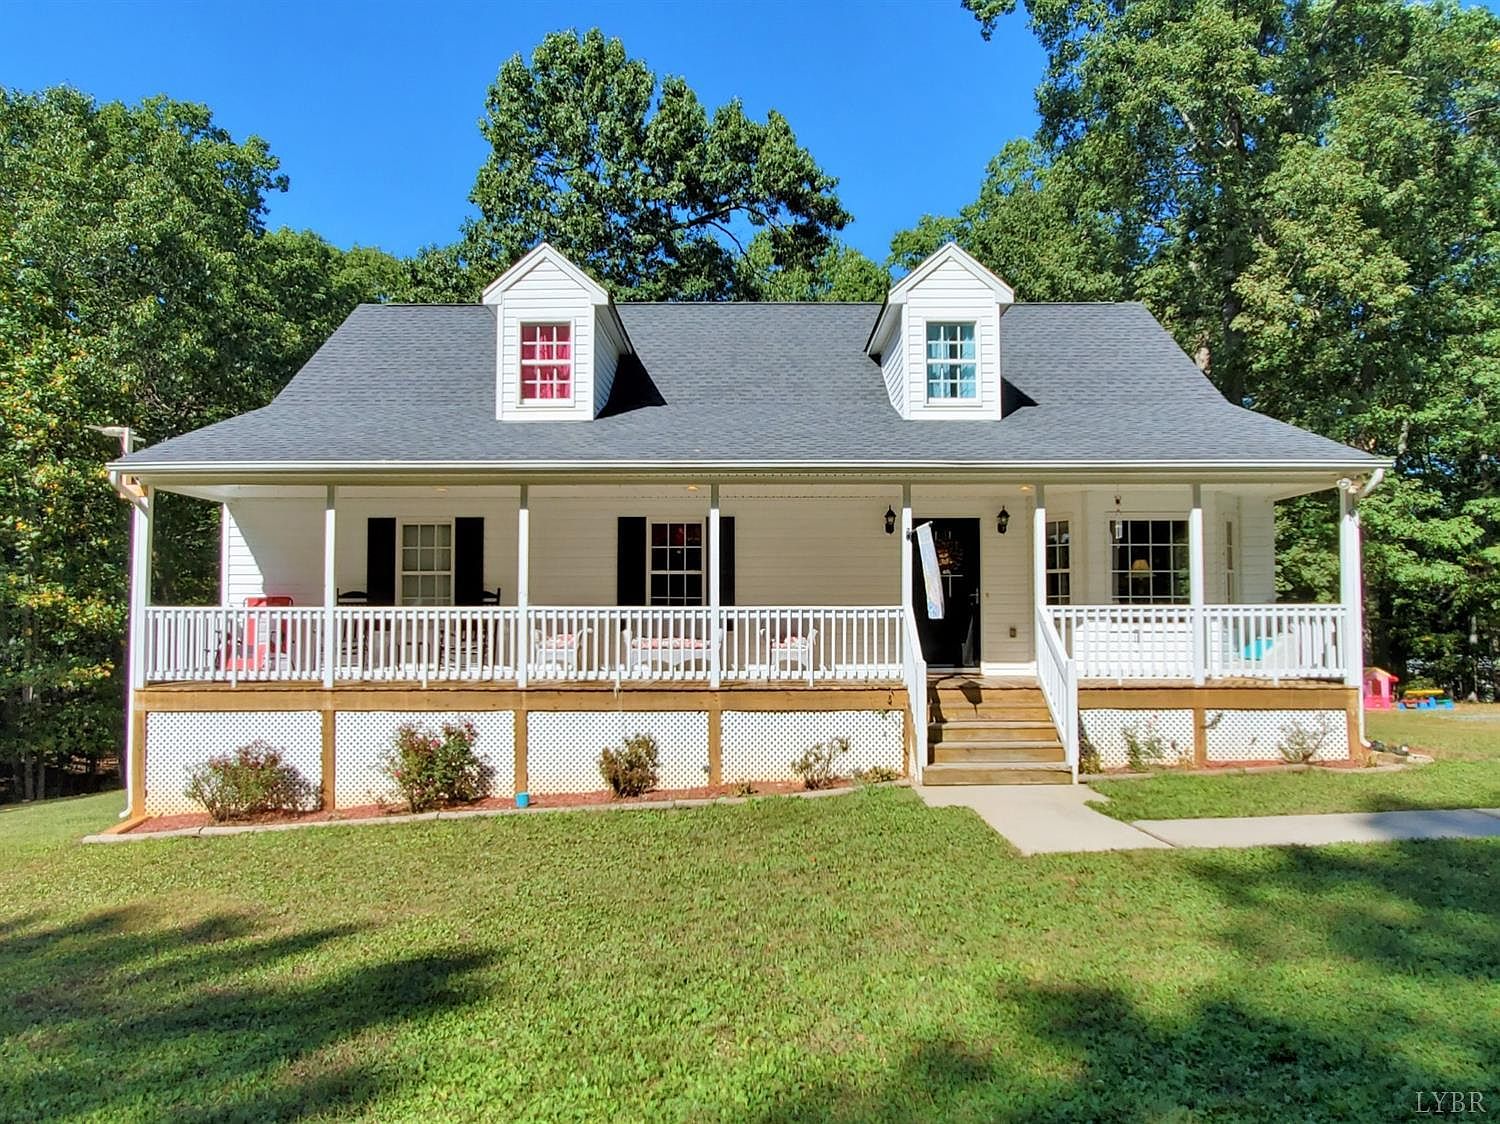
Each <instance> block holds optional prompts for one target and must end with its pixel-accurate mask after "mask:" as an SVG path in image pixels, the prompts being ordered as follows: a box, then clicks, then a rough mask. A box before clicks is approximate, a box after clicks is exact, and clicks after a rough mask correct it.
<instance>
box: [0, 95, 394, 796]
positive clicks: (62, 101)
mask: <svg viewBox="0 0 1500 1124" xmlns="http://www.w3.org/2000/svg"><path fill="white" fill-rule="evenodd" d="M285 187H286V180H285V178H284V177H283V176H281V175H280V173H279V171H278V168H277V162H276V159H275V157H274V156H272V155H271V153H270V151H269V149H268V148H267V146H266V144H265V143H264V142H263V141H261V140H260V139H258V138H255V137H250V138H248V139H245V140H243V141H239V140H235V139H234V138H233V137H231V136H230V135H229V134H228V133H227V132H226V131H225V130H223V129H222V128H220V127H219V126H217V125H216V124H214V122H213V119H212V116H211V114H210V113H209V111H208V110H207V109H206V108H204V107H202V106H197V105H190V104H184V103H180V102H172V101H168V100H166V99H160V98H158V99H153V100H150V101H147V102H145V103H142V104H140V105H137V106H126V105H122V104H119V103H109V104H104V105H100V104H97V103H96V102H94V101H93V100H92V99H90V98H88V97H86V96H85V95H83V94H80V93H78V92H76V91H73V90H70V89H65V88H58V89H53V90H48V91H46V92H44V93H40V94H23V93H17V92H9V91H0V481H3V483H0V777H4V776H5V774H6V773H9V774H10V775H11V776H12V777H13V778H14V782H15V784H14V788H15V791H16V792H17V794H18V795H21V796H23V797H24V796H33V795H40V794H42V792H43V791H45V789H46V782H47V773H46V770H47V768H48V767H49V766H55V765H58V764H61V763H63V762H64V761H65V760H66V759H67V758H68V757H70V756H72V755H76V754H80V753H82V754H85V755H89V756H95V757H96V756H98V755H99V754H101V753H110V752H112V751H113V750H114V749H115V748H116V747H117V746H118V744H119V735H120V730H121V715H122V710H123V694H122V692H123V679H122V677H121V672H120V667H121V653H122V643H123V635H124V626H125V614H126V604H127V598H126V590H125V581H126V576H125V561H126V530H127V525H128V524H127V514H126V508H125V505H124V504H123V503H122V502H121V501H120V500H119V499H118V498H116V496H115V495H114V493H113V491H112V490H111V489H110V487H109V485H108V483H107V481H106V479H105V475H104V470H103V464H104V462H105V461H106V460H108V459H110V458H111V457H112V456H114V455H116V454H117V452H118V447H117V446H115V445H113V444H112V442H111V441H110V440H109V439H107V438H104V437H102V436H101V435H99V434H98V433H96V432H94V431H93V430H91V429H90V428H89V427H90V426H91V425H104V424H128V425H131V426H133V427H134V428H135V429H136V431H137V432H138V433H139V434H140V435H141V436H142V437H143V438H144V439H145V440H147V441H157V440H160V439H162V438H164V437H169V436H171V435H173V434H176V433H180V432H182V431H184V430H187V429H191V428H194V427H196V426H199V425H203V424H206V423H209V422H212V421H216V420H219V419H221V418H224V417H227V416H230V415H232V414H235V413H238V412H240V411H242V410H246V409H250V408H253V407H256V406H259V405H263V404H264V403H265V402H266V401H267V400H268V399H269V398H270V397H271V396H272V395H273V394H274V393H275V391H276V390H277V389H279V387H280V386H281V385H282V384H283V383H284V382H285V380H286V379H287V378H288V377H289V376H290V375H291V373H292V372H294V371H295V370H296V367H297V366H298V365H299V364H300V363H301V362H302V361H303V360H304V359H305V358H306V357H307V355H308V354H310V353H311V351H312V350H313V349H314V348H315V347H316V346H317V344H318V343H320V342H321V340H322V339H323V338H324V336H325V335H326V334H327V333H328V332H329V331H331V330H332V329H333V327H334V326H335V325H336V324H337V323H338V321H339V320H340V319H342V317H343V316H344V315H345V314H347V312H348V310H349V308H350V307H352V305H353V304H354V303H355V302H357V301H358V300H360V299H367V298H369V297H373V296H378V295H379V294H380V292H381V290H382V288H383V287H384V286H385V285H386V284H388V283H393V279H394V278H397V277H399V276H400V273H401V271H400V269H399V268H398V267H397V266H396V265H395V263H394V262H391V261H390V260H389V259H386V258H384V256H383V255H380V254H378V252H375V251H356V252H353V253H350V254H343V253H341V252H340V251H338V250H336V249H335V248H333V247H330V246H328V245H327V244H326V243H324V242H323V241H322V240H321V239H319V238H317V237H316V236H314V235H307V234H293V233H289V232H281V233H277V234H268V233H266V231H265V229H264V214H265V197H266V194H267V193H268V192H273V191H280V190H284V189H285ZM178 499H179V497H170V500H172V501H176V500H178ZM213 517H214V513H213V512H212V510H211V509H210V508H208V506H207V505H203V504H193V503H192V502H191V501H186V500H181V502H166V503H163V505H162V509H161V513H160V517H159V519H160V523H159V528H158V536H157V560H158V561H157V571H158V572H157V583H158V584H157V589H158V591H159V593H160V595H161V596H163V597H168V598H172V599H174V600H191V599H192V598H194V597H195V596H201V595H203V594H204V593H206V592H208V584H207V583H208V575H209V574H211V573H212V569H211V566H210V565H207V563H208V562H209V559H210V555H211V554H212V551H213V550H214V548H215V544H216V541H217V536H216V535H215V534H214V533H213V531H212V522H211V521H212V519H213ZM55 777H56V774H54V780H55Z"/></svg>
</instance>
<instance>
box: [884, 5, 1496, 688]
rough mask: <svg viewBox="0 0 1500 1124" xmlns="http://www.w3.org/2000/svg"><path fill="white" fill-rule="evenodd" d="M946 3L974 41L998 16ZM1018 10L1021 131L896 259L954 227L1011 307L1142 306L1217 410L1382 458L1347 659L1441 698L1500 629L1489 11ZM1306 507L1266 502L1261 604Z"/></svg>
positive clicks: (1309, 517)
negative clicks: (1385, 464)
mask: <svg viewBox="0 0 1500 1124" xmlns="http://www.w3.org/2000/svg"><path fill="white" fill-rule="evenodd" d="M967 5H968V7H969V8H970V9H971V10H972V11H973V12H974V14H975V16H976V17H977V18H978V19H979V20H980V22H981V27H982V30H983V31H984V32H985V33H986V34H988V32H989V31H990V30H992V29H993V27H994V25H995V22H996V21H997V20H999V19H1001V18H1005V17H1006V16H1007V15H1009V14H1010V13H1011V12H1013V11H1014V8H1015V4H1014V2H1013V0H967ZM1027 14H1028V17H1029V20H1030V23H1031V26H1032V28H1033V30H1034V31H1035V32H1036V34H1037V36H1038V37H1039V39H1040V40H1041V43H1042V45H1043V47H1044V48H1045V49H1046V52H1047V58H1048V62H1047V70H1046V75H1045V78H1044V81H1043V83H1042V85H1041V87H1040V89H1039V90H1038V94H1037V106H1038V111H1039V114H1040V117H1041V125H1040V128H1039V129H1038V132H1037V136H1036V138H1035V141H1034V142H1032V144H1030V145H1028V146H1025V147H1024V148H1023V147H1021V146H1011V147H1009V148H1007V149H1006V150H1005V152H1003V153H1002V155H1001V157H1000V158H999V159H997V161H996V163H995V165H993V166H992V168H991V171H990V175H989V177H988V178H987V180H986V182H985V184H984V187H983V188H982V189H981V193H980V198H979V200H978V201H977V202H976V203H975V204H973V205H972V206H971V207H969V208H966V209H965V210H964V211H963V212H962V213H961V214H960V215H959V216H958V217H957V218H956V219H927V220H924V222H923V224H922V225H920V226H919V227H918V228H917V229H916V230H914V231H911V232H908V233H907V234H905V235H902V236H900V237H898V239H897V242H896V244H895V250H896V254H897V256H898V257H902V256H905V255H910V254H912V253H916V252H919V251H920V249H921V248H923V247H925V246H927V245H929V244H930V243H931V242H932V241H933V240H934V239H937V238H942V237H955V238H958V239H959V240H960V241H962V242H963V243H964V244H965V245H966V246H967V247H969V248H970V249H971V250H973V251H974V252H975V253H976V254H977V255H978V256H979V257H981V258H982V259H983V260H985V261H987V262H988V263H989V264H991V265H992V266H994V267H995V268H997V269H998V270H999V271H1000V272H1001V273H1003V274H1006V275H1007V276H1009V277H1010V279H1011V280H1013V281H1014V282H1016V283H1017V286H1018V289H1019V290H1020V292H1021V294H1022V296H1023V297H1027V298H1037V297H1043V298H1052V299H1057V298H1080V297H1082V298H1090V299H1091V298H1094V297H1097V296H1116V295H1118V296H1123V297H1129V298H1136V299H1142V300H1145V301H1146V302H1147V304H1148V305H1150V307H1151V308H1152V309H1153V311H1155V312H1156V313H1157V315H1158V316H1160V317H1161V318H1162V319H1163V320H1164V322H1165V323H1166V324H1167V325H1168V327H1169V328H1170V329H1171V330H1172V331H1173V333H1174V334H1175V335H1176V337H1177V339H1178V341H1179V342H1180V343H1181V344H1182V345H1183V347H1184V348H1185V349H1186V350H1187V351H1188V352H1189V354H1192V355H1193V356H1195V358H1196V359H1197V360H1198V362H1199V364H1200V365H1201V366H1202V367H1203V369H1204V370H1205V371H1206V372H1208V374H1209V375H1210V376H1211V377H1212V378H1213V379H1214V381H1215V382H1216V383H1217V384H1218V386H1219V387H1220V388H1221V389H1222V390H1223V391H1224V392H1225V394H1226V395H1227V396H1228V397H1229V398H1230V399H1231V400H1234V401H1237V402H1242V403H1244V404H1245V405H1247V406H1250V407H1252V408H1255V409H1259V410H1263V411H1265V412H1267V413H1270V414H1273V415H1274V416H1277V417H1280V418H1283V419H1285V420H1288V421H1292V422H1295V423H1297V424H1301V425H1305V426H1308V427H1310V428H1312V429H1315V430H1317V431H1319V432H1322V433H1324V434H1326V435H1328V436H1330V437H1333V438H1335V439H1337V440H1340V441H1345V442H1347V443H1349V444H1352V445H1354V446H1356V447H1359V448H1363V449H1367V450H1370V451H1372V452H1375V453H1378V454H1382V455H1386V456H1390V457H1393V458H1394V459H1395V462H1396V467H1395V471H1394V472H1393V473H1392V474H1391V476H1390V478H1389V481H1388V483H1387V485H1386V486H1385V487H1384V488H1382V489H1381V490H1380V491H1377V492H1376V493H1374V495H1373V496H1372V497H1371V498H1370V499H1369V500H1368V501H1367V502H1366V504H1365V508H1364V511H1365V523H1366V528H1367V550H1366V557H1367V575H1366V576H1367V588H1368V597H1369V609H1370V613H1369V619H1370V622H1371V648H1372V651H1371V655H1372V657H1373V658H1374V659H1375V660H1376V661H1377V662H1381V663H1385V664H1387V665H1389V666H1392V667H1393V668H1394V669H1395V670H1398V671H1404V670H1405V669H1407V667H1408V666H1409V665H1411V664H1413V663H1416V664H1420V665H1421V666H1422V667H1423V668H1424V669H1425V670H1426V671H1428V673H1429V674H1432V675H1434V676H1436V677H1437V678H1439V679H1440V680H1442V681H1444V682H1447V683H1448V684H1449V685H1450V686H1454V687H1462V688H1464V689H1465V690H1467V689H1468V688H1469V687H1470V686H1471V685H1472V679H1471V675H1472V672H1473V669H1474V666H1475V663H1476V661H1477V660H1481V659H1489V658H1491V657H1492V655H1493V652H1494V647H1493V645H1494V640H1495V637H1496V636H1497V635H1500V578H1497V565H1496V564H1497V562H1500V557H1497V553H1496V546H1495V543H1496V527H1497V516H1500V512H1497V510H1496V497H1495V468H1494V452H1493V451H1494V450H1495V449H1496V448H1497V439H1500V429H1497V425H1496V420H1495V410H1496V391H1497V383H1496V377H1497V376H1496V372H1497V363H1496V357H1497V351H1496V345H1497V342H1500V336H1497V331H1500V308H1497V306H1496V292H1497V288H1496V281H1497V278H1496V275H1495V261H1496V255H1495V251H1496V237H1497V232H1496V215H1497V206H1496V205H1497V202H1500V200H1497V198H1496V191H1497V185H1500V178H1497V150H1496V139H1497V136H1496V131H1497V128H1500V118H1497V113H1496V110H1497V101H1500V88H1497V78H1500V51H1497V49H1496V45H1497V43H1500V19H1497V18H1496V16H1495V15H1494V14H1493V13H1491V12H1488V11H1486V10H1484V9H1481V8H1467V9H1465V8H1460V7H1459V6H1457V5H1456V4H1453V3H1451V2H1446V0H1444V2H1439V3H1434V4H1419V3H1410V2H1403V0H1295V2H1281V0H1250V2H1245V0H1237V2H1235V3H1228V2H1225V0H1192V2H1188V3H1181V2H1178V0H1132V2H1131V3H1129V4H1118V3H1114V2H1111V0H1030V2H1029V3H1028V5H1027ZM1091 276H1092V277H1093V278H1094V280H1093V281H1092V283H1091V282H1090V280H1089V279H1090V277H1091ZM1111 290H1113V291H1111ZM1330 510H1331V509H1330V505H1329V504H1328V503H1327V502H1326V497H1324V498H1315V499H1312V500H1309V501H1302V502H1299V503H1295V504H1289V505H1285V507H1284V509H1283V511H1282V512H1281V513H1280V514H1281V523H1282V527H1283V532H1284V533H1283V536H1282V542H1281V545H1282V555H1281V571H1282V572H1281V581H1282V584H1283V588H1284V589H1285V590H1286V591H1287V592H1288V593H1295V594H1299V595H1304V596H1329V595H1331V593H1332V592H1333V590H1332V589H1331V588H1330V585H1329V583H1330V581H1332V580H1334V579H1335V578H1336V570H1334V569H1333V568H1331V567H1330V566H1329V565H1328V564H1327V563H1326V550H1325V549H1324V548H1325V547H1326V546H1327V545H1328V544H1330V543H1331V542H1332V536H1333V532H1332V527H1331V523H1330V514H1329V513H1330ZM1471 628H1476V629H1477V633H1478V634H1479V636H1480V642H1479V644H1478V646H1477V649H1476V648H1475V647H1474V646H1471V645H1470V644H1469V641H1468V637H1469V633H1470V631H1471Z"/></svg>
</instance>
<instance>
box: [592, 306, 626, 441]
mask: <svg viewBox="0 0 1500 1124" xmlns="http://www.w3.org/2000/svg"><path fill="white" fill-rule="evenodd" d="M594 325H595V327H596V329H597V332H596V335H595V337H594V343H595V346H594V390H593V395H594V416H595V417H597V416H598V415H599V411H600V410H602V409H604V407H605V406H606V405H608V404H609V392H610V390H611V389H612V388H613V387H614V385H615V370H616V369H617V368H618V367H619V365H620V356H621V355H623V354H624V353H625V337H624V335H622V334H621V332H620V329H619V327H618V326H617V325H616V324H615V317H614V313H612V312H611V311H610V310H609V309H608V308H599V309H596V310H595V311H594Z"/></svg>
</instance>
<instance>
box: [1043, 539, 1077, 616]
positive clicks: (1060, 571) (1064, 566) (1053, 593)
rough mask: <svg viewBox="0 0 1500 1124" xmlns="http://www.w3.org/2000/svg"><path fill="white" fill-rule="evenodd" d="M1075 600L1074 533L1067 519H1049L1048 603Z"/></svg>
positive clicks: (1059, 603) (1064, 602) (1065, 602)
mask: <svg viewBox="0 0 1500 1124" xmlns="http://www.w3.org/2000/svg"><path fill="white" fill-rule="evenodd" d="M1072 600H1073V533H1072V529H1071V528H1070V527H1069V525H1068V521H1067V520H1066V519H1051V520H1048V521H1047V604H1049V605H1067V604H1070V603H1071V602H1072Z"/></svg>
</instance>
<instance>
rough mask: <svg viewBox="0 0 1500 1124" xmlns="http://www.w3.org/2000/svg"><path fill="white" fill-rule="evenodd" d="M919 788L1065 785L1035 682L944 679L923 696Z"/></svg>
mask: <svg viewBox="0 0 1500 1124" xmlns="http://www.w3.org/2000/svg"><path fill="white" fill-rule="evenodd" d="M927 708H928V716H929V719H930V722H929V725H928V727H927V745H928V751H929V756H930V763H929V764H928V765H927V768H926V769H925V770H924V771H923V778H922V783H923V784H929V785H940V784H1069V783H1071V782H1072V779H1073V774H1072V770H1071V769H1069V768H1068V763H1067V760H1066V754H1065V753H1064V751H1063V745H1062V742H1061V741H1060V740H1059V739H1058V736H1057V729H1056V727H1054V726H1053V724H1052V717H1051V715H1050V714H1049V713H1048V710H1047V700H1046V699H1045V698H1043V697H1042V690H1041V688H1040V687H1038V686H1036V685H1035V683H1034V682H1026V681H1020V680H1004V681H1001V682H991V683H986V682H985V681H984V680H983V679H979V678H974V679H967V678H963V677H959V676H945V677H943V678H942V679H938V680H936V681H934V682H933V683H932V684H931V685H930V686H929V687H928V691H927Z"/></svg>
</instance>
